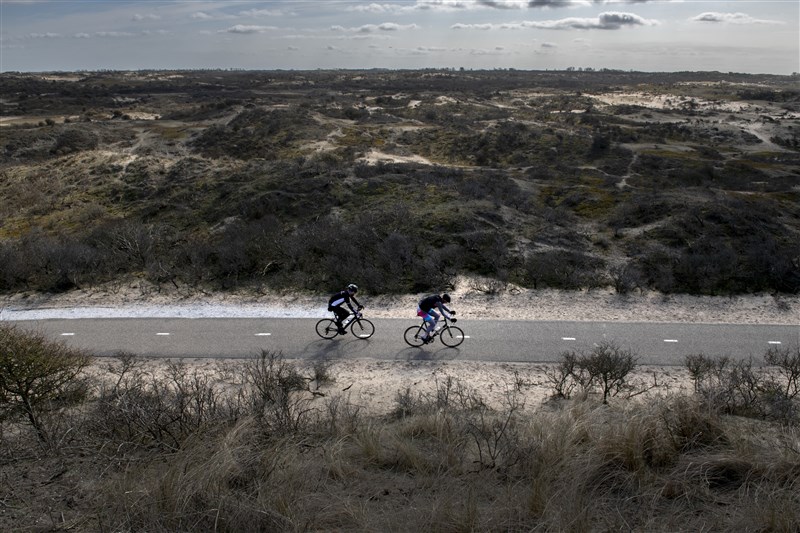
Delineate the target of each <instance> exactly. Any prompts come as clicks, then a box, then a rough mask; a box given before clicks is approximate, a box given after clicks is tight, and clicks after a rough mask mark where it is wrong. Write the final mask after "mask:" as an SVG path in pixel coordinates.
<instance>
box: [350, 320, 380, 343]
mask: <svg viewBox="0 0 800 533" xmlns="http://www.w3.org/2000/svg"><path fill="white" fill-rule="evenodd" d="M350 332H351V333H352V334H353V335H355V336H356V337H358V338H359V339H369V338H370V337H372V334H373V333H375V325H374V324H373V323H372V322H370V321H369V320H367V319H366V318H358V319H356V320H354V321H353V324H352V325H351V326H350Z"/></svg>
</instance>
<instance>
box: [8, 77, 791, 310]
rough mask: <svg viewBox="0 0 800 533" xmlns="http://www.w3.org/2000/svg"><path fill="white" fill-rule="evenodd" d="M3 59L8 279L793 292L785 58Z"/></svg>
mask: <svg viewBox="0 0 800 533" xmlns="http://www.w3.org/2000/svg"><path fill="white" fill-rule="evenodd" d="M0 79H2V84H0V118H2V119H3V122H2V129H3V135H2V138H1V139H0V292H3V293H13V292H17V291H45V292H58V291H67V290H70V289H73V288H76V287H77V288H86V287H92V286H97V285H100V284H103V285H105V286H109V285H111V286H113V285H114V284H115V283H121V282H122V281H123V280H129V279H131V278H136V279H138V280H140V282H141V283H142V284H148V285H149V286H150V287H152V288H153V290H158V289H159V288H160V287H163V286H165V285H169V286H180V287H186V288H187V289H188V290H195V291H196V290H210V291H214V290H230V289H246V288H252V289H254V290H275V289H285V290H290V291H306V290H312V291H316V290H323V291H329V290H333V289H334V288H338V287H339V286H341V284H342V283H343V282H346V281H348V282H349V281H351V280H358V281H359V284H360V285H361V286H364V287H365V288H369V291H371V292H373V293H409V292H420V291H426V290H432V289H434V288H436V289H438V288H441V287H443V286H447V284H448V283H450V282H451V280H452V279H453V278H454V276H456V275H459V274H472V275H481V276H488V277H491V278H494V279H496V280H498V281H499V282H513V283H516V284H518V285H521V286H524V287H554V288H561V289H567V290H574V289H586V288H593V287H612V288H614V289H615V290H617V291H619V292H623V293H624V292H631V291H636V290H640V289H655V290H658V291H661V292H663V293H692V294H715V295H716V294H726V295H727V294H740V293H751V292H760V291H769V292H783V293H797V292H798V291H800V245H799V244H798V243H800V207H798V206H800V196H799V195H800V191H799V190H798V187H800V173H798V170H797V169H798V168H800V165H798V163H800V152H798V150H800V148H799V147H798V131H800V128H798V126H800V92H798V90H797V83H796V82H797V80H796V79H795V78H793V77H789V76H751V75H739V74H730V73H729V74H720V73H676V74H657V75H656V74H648V73H622V72H612V71H603V72H575V71H570V72H522V71H492V72H480V71H475V72H473V71H460V72H456V71H450V70H423V71H364V72H362V71H353V72H348V71H314V72H224V71H203V72H193V71H179V72H104V73H82V74H81V75H80V76H71V77H65V78H60V77H59V75H58V74H56V73H53V74H52V75H50V76H47V77H44V76H42V75H39V74H22V73H3V74H0ZM76 79H77V80H78V81H75V80H76ZM647 97H649V98H650V99H651V102H650V103H647ZM344 265H347V268H343V266H344ZM345 278H346V279H345Z"/></svg>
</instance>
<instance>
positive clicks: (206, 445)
mask: <svg viewBox="0 0 800 533" xmlns="http://www.w3.org/2000/svg"><path fill="white" fill-rule="evenodd" d="M0 339H2V341H1V342H2V344H0V353H2V357H3V360H4V364H3V365H2V366H0V372H2V373H1V374H0V407H2V413H3V417H2V419H1V420H0V462H1V463H2V465H3V472H4V481H5V484H6V491H5V496H4V497H3V499H2V513H0V529H3V530H9V531H11V530H13V531H42V530H69V531H237V532H239V531H273V530H280V531H307V530H339V531H348V530H352V531H356V530H357V531H364V530H382V531H390V530H404V531H407V530H411V529H415V530H416V529H418V530H426V531H476V530H480V531H530V530H546V531H564V530H581V531H587V530H617V529H626V530H643V531H675V530H698V531H700V530H702V531H730V530H734V529H735V530H746V531H782V532H787V533H788V532H791V531H796V530H797V528H798V526H800V511H798V510H800V491H798V486H800V446H799V444H800V442H798V435H797V427H798V426H797V424H798V421H800V418H798V407H800V402H799V400H800V397H798V379H799V377H800V372H798V370H799V369H798V361H800V352H798V351H797V349H794V350H791V349H788V350H787V349H777V350H771V351H770V352H768V353H767V354H765V357H764V361H763V363H758V364H756V363H755V362H753V361H750V362H742V363H733V362H731V361H728V360H727V359H724V358H709V357H705V356H703V355H694V356H690V357H687V360H686V370H687V372H688V375H689V376H690V377H691V379H692V381H693V383H694V388H693V389H692V385H691V383H690V384H689V385H690V386H689V388H688V389H687V390H680V389H676V390H671V389H669V388H666V387H664V386H663V383H662V384H661V385H659V378H658V376H655V377H654V381H652V382H649V381H648V382H643V381H640V382H637V380H636V379H632V377H633V371H634V370H635V366H636V364H635V363H636V356H635V354H631V353H628V352H626V351H624V350H621V349H619V348H618V347H616V346H614V345H612V344H609V345H604V346H601V347H598V348H597V349H596V350H594V351H593V352H591V353H586V354H574V353H568V354H564V356H563V361H562V363H560V364H556V365H552V367H551V368H550V371H549V373H548V377H551V378H552V377H557V376H558V375H561V376H569V378H570V379H575V380H576V381H575V382H574V385H575V387H573V388H572V389H570V390H571V394H565V389H564V387H563V386H562V384H561V382H560V381H558V380H556V381H552V382H551V385H552V399H551V400H549V401H548V402H546V403H544V404H541V405H536V404H532V403H530V401H529V398H528V397H527V396H526V390H527V387H528V386H529V384H528V383H526V382H525V380H522V379H519V376H518V375H516V374H515V375H510V376H509V377H510V378H511V379H509V381H508V385H509V386H507V387H506V389H505V392H504V393H503V394H502V400H501V401H500V402H499V403H497V404H493V403H492V402H490V401H488V400H487V398H486V397H485V396H484V395H483V393H482V392H481V391H480V390H476V389H475V388H474V387H472V386H471V385H470V384H469V383H468V381H466V380H462V379H460V378H456V377H453V376H449V375H441V374H437V375H436V377H435V378H434V380H433V382H432V383H429V384H427V385H429V386H427V387H425V386H422V385H420V387H417V386H414V387H409V388H406V389H404V390H399V391H397V394H396V398H395V401H394V405H393V407H392V408H391V409H389V410H388V411H387V412H383V413H380V412H375V411H374V410H371V409H370V406H369V405H364V404H363V402H361V401H357V400H356V399H355V398H351V397H350V396H349V395H348V394H347V391H346V389H349V387H345V390H342V386H341V384H338V383H337V382H336V375H335V374H332V373H331V372H330V366H329V364H328V363H326V362H325V361H324V360H318V361H313V362H308V361H306V362H300V361H288V360H284V359H283V358H282V357H281V355H280V354H278V353H274V352H261V353H260V354H258V355H256V356H254V357H253V358H251V359H250V360H247V361H244V362H240V363H235V364H232V363H230V362H227V363H224V362H222V361H220V362H218V363H217V364H216V366H212V367H209V366H208V365H206V366H205V367H197V366H193V365H190V364H188V363H186V362H183V361H171V362H166V363H164V364H162V365H160V366H159V365H155V364H154V362H153V361H146V360H143V359H140V358H137V357H135V356H133V355H130V354H126V353H120V354H119V355H118V356H117V357H116V358H111V359H104V360H102V361H96V362H95V364H94V365H93V366H92V367H91V368H92V370H91V372H89V371H88V368H87V367H86V355H85V354H82V353H71V352H69V351H67V350H65V349H64V348H63V346H62V345H60V344H58V343H53V342H49V341H44V342H43V341H42V339H41V338H40V336H39V335H38V334H37V333H36V332H31V331H27V330H22V329H18V328H17V327H14V326H2V327H1V328H0ZM45 353H48V354H50V355H52V356H53V359H54V360H57V361H58V362H59V364H56V365H52V366H49V367H43V366H42V365H41V364H40V362H41V360H42V357H41V356H42V355H43V354H45ZM565 369H568V372H565V371H564V370H565ZM559 372H560V374H559ZM21 381H27V382H28V383H30V384H31V385H30V387H31V388H32V389H35V390H38V391H41V392H40V393H38V394H37V398H38V401H37V402H28V403H31V405H32V406H33V409H32V410H33V411H34V412H35V413H36V414H42V413H48V414H49V415H50V416H44V417H41V418H39V419H38V420H37V421H34V419H36V417H33V418H31V417H30V416H29V414H30V410H27V411H26V409H18V407H19V406H20V405H23V404H24V403H25V400H24V398H26V397H29V395H28V394H27V393H26V392H25V389H23V388H20V387H19V386H18V385H16V384H17V383H19V382H21ZM75 390H81V391H83V393H82V394H80V395H75V394H71V393H68V391H75ZM609 392H611V393H610V394H609ZM645 393H647V394H645ZM566 396H571V399H565V397H566ZM56 413H57V416H56Z"/></svg>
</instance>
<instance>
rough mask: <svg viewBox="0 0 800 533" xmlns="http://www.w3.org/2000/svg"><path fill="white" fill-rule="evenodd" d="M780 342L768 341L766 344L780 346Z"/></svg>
mask: <svg viewBox="0 0 800 533" xmlns="http://www.w3.org/2000/svg"><path fill="white" fill-rule="evenodd" d="M780 343H781V341H768V342H767V344H780Z"/></svg>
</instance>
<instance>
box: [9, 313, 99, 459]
mask: <svg viewBox="0 0 800 533" xmlns="http://www.w3.org/2000/svg"><path fill="white" fill-rule="evenodd" d="M90 363H91V357H90V356H89V355H88V354H87V353H86V352H84V351H82V350H78V349H75V348H70V347H68V346H66V345H65V344H63V343H57V342H53V341H51V340H49V339H48V338H47V337H46V336H45V335H44V334H43V333H40V332H35V331H28V330H23V329H21V328H19V327H18V326H15V325H5V324H0V418H12V419H13V418H16V417H20V416H21V417H23V418H24V419H26V420H27V421H28V423H30V425H31V426H32V427H33V429H34V430H35V431H36V435H37V436H38V437H39V439H40V440H41V441H42V442H43V443H50V441H51V440H52V438H53V435H52V433H51V431H50V429H51V428H50V426H49V424H48V420H49V416H51V415H53V414H55V413H58V412H60V411H62V410H63V409H65V408H67V407H70V406H73V405H76V404H79V403H81V402H82V401H83V400H84V399H85V398H86V395H87V393H88V382H87V380H86V378H85V377H83V376H82V372H83V370H84V369H85V368H86V367H87V366H88V365H89V364H90Z"/></svg>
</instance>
